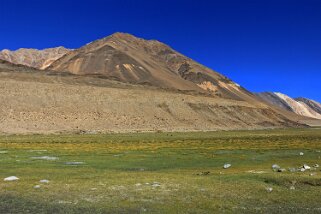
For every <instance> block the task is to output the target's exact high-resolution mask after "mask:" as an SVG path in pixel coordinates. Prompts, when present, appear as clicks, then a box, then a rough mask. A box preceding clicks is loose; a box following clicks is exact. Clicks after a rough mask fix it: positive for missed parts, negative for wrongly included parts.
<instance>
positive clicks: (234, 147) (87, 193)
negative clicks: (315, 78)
mask: <svg viewBox="0 0 321 214" xmlns="http://www.w3.org/2000/svg"><path fill="white" fill-rule="evenodd" d="M300 153H303V155H302V154H300ZM226 163H229V164H231V167H230V168H228V169H224V168H223V166H224V164H226ZM273 164H278V165H279V166H280V167H281V168H284V169H285V170H286V171H284V172H275V171H273V170H272V165H273ZM303 164H307V165H308V166H310V167H311V169H310V170H305V171H304V172H301V171H298V170H297V169H298V168H299V167H301V166H302V165H303ZM316 164H318V165H321V129H318V128H315V129H312V128H311V129H282V130H281V129H280V130H264V131H263V130H262V131H220V132H195V133H192V132H190V133H135V134H97V135H89V134H85V135H10V136H5V135H2V136H0V213H321V171H320V169H321V168H318V167H317V165H316ZM314 166H315V167H314ZM289 168H293V169H295V171H294V172H293V170H292V172H291V171H290V170H289ZM9 176H16V177H18V178H19V180H16V181H4V179H5V178H7V177H9ZM44 179H45V180H48V181H49V183H41V182H40V180H44ZM37 185H39V186H37Z"/></svg>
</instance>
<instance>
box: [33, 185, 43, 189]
mask: <svg viewBox="0 0 321 214" xmlns="http://www.w3.org/2000/svg"><path fill="white" fill-rule="evenodd" d="M33 188H34V189H40V188H41V186H40V185H36V186H34V187H33Z"/></svg>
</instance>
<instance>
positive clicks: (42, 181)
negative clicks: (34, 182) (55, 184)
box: [39, 179, 49, 184]
mask: <svg viewBox="0 0 321 214" xmlns="http://www.w3.org/2000/svg"><path fill="white" fill-rule="evenodd" d="M39 182H40V183H43V184H48V183H49V181H48V180H46V179H43V180H40V181H39Z"/></svg>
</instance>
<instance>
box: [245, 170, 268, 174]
mask: <svg viewBox="0 0 321 214" xmlns="http://www.w3.org/2000/svg"><path fill="white" fill-rule="evenodd" d="M247 172H248V173H253V174H264V173H266V172H265V171H256V170H249V171H247Z"/></svg>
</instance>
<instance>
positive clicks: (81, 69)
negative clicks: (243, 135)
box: [0, 33, 301, 133]
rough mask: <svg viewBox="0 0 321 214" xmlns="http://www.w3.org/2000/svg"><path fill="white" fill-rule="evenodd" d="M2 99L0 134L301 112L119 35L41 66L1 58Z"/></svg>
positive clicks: (193, 123)
mask: <svg viewBox="0 0 321 214" xmlns="http://www.w3.org/2000/svg"><path fill="white" fill-rule="evenodd" d="M0 102H1V103H2V105H1V106H0V121H1V123H0V132H4V133H53V132H91V133H96V132H135V131H157V130H160V131H196V130H203V131H206V130H230V129H262V128H276V127H293V126H301V124H300V123H298V121H299V120H300V119H301V117H299V116H297V115H296V116H297V117H296V118H294V119H293V115H295V114H293V113H286V114H283V113H282V112H281V111H279V110H278V109H275V108H274V107H273V106H270V105H267V104H265V103H263V102H262V101H260V100H259V99H258V98H257V97H256V96H254V95H253V94H252V93H250V92H248V91H247V90H246V89H244V88H242V87H240V86H239V85H237V84H236V83H234V82H232V81H231V80H229V79H228V78H226V77H224V76H223V75H221V74H219V73H217V72H215V71H212V70H210V69H208V68H206V67H204V66H202V65H200V64H198V63H197V62H195V61H193V60H191V59H189V58H187V57H185V56H183V55H182V54H180V53H177V52H176V51H174V50H172V49H171V48H169V47H168V46H166V45H164V44H162V43H160V42H158V41H154V40H143V39H138V38H136V37H134V36H131V35H129V34H122V33H117V34H114V35H112V36H109V37H106V38H104V39H101V40H97V41H95V42H92V43H90V44H88V45H86V46H84V47H82V48H80V49H77V50H73V51H71V52H69V53H67V54H66V55H64V56H62V57H61V58H59V59H58V60H57V61H55V62H54V63H52V64H51V66H49V68H48V69H46V70H38V69H35V68H30V67H25V66H22V65H14V64H11V63H9V62H5V61H0ZM299 122H300V121H299Z"/></svg>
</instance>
